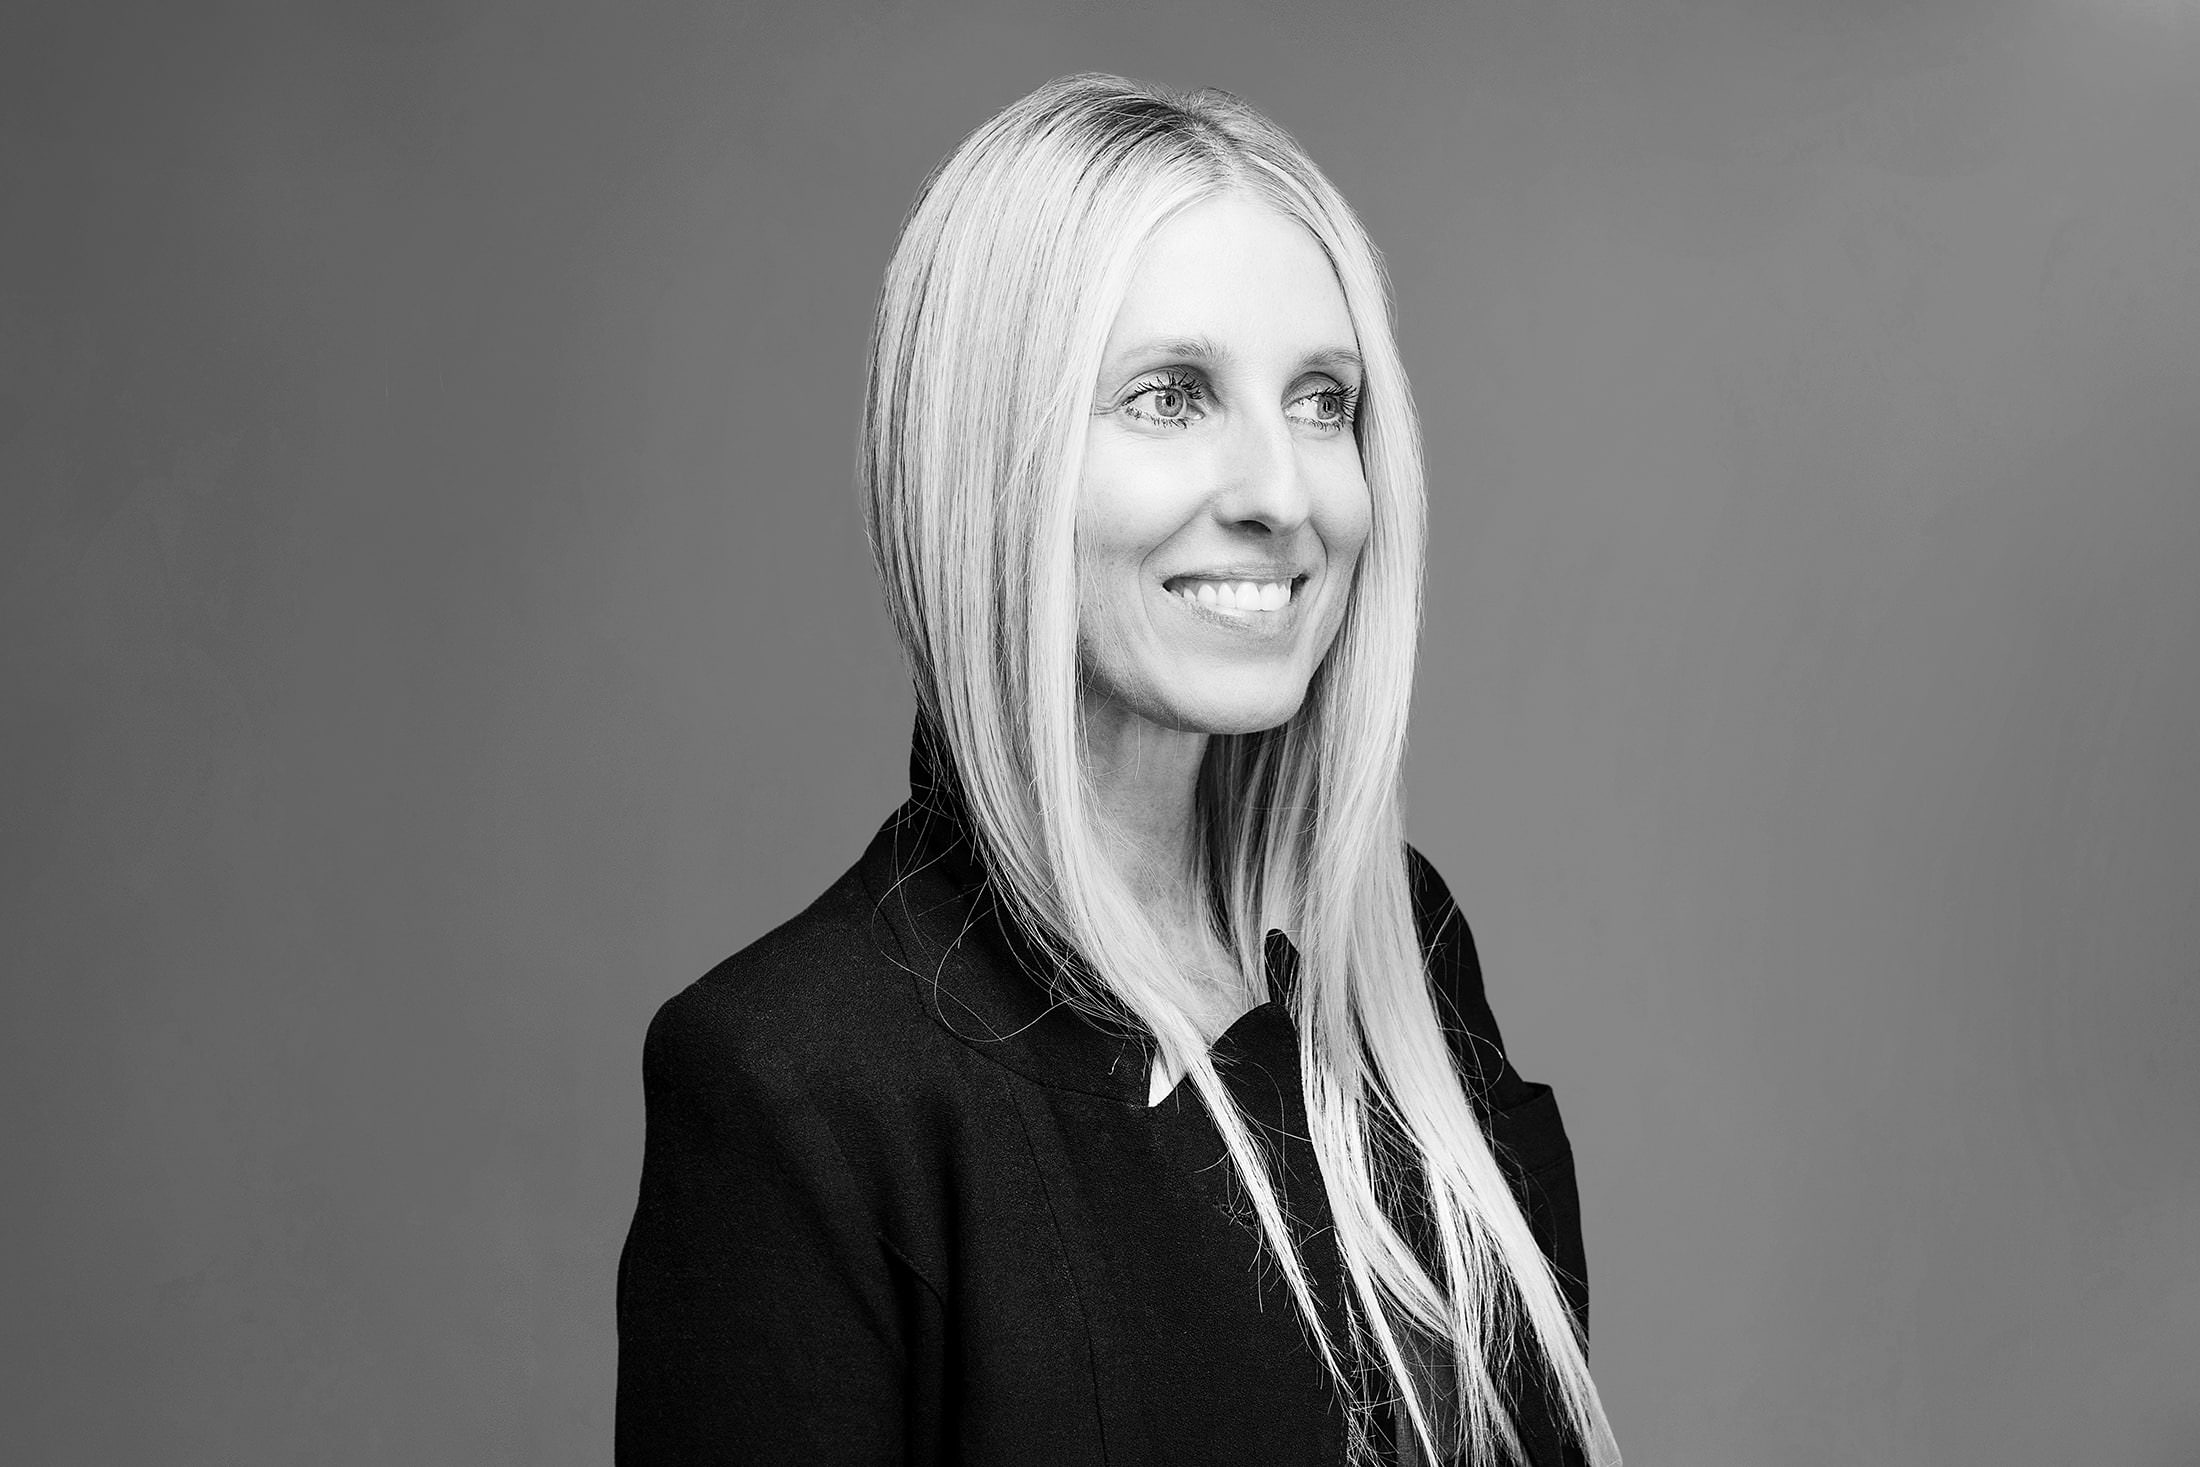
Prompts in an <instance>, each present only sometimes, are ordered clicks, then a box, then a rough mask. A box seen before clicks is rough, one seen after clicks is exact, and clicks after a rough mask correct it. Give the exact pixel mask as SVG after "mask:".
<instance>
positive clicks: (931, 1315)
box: [617, 739, 1588, 1467]
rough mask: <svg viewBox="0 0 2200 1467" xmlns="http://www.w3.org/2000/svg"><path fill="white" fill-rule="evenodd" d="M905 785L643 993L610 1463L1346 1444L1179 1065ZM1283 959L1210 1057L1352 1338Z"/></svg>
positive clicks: (1513, 1127)
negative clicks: (1059, 985)
mask: <svg viewBox="0 0 2200 1467" xmlns="http://www.w3.org/2000/svg"><path fill="white" fill-rule="evenodd" d="M911 784H912V798H911V800H910V802H909V803H908V804H906V805H904V806H903V807H902V808H901V809H900V810H898V811H897V812H896V813H895V814H894V816H893V817H892V818H891V819H890V820H888V821H887V822H886V824H885V826H884V827H882V828H881V829H880V831H879V833H878V835H877V837H876V838H875V839H874V840H873V841H872V842H871V844H870V847H869V849H867V850H866V851H865V852H864V853H863V858H862V859H861V860H860V861H858V862H857V863H856V865H855V867H854V868H853V869H852V870H850V871H849V872H848V873H847V874H846V875H845V876H843V877H841V879H840V880H839V881H837V882H835V883H834V884H833V886H832V888H831V889H830V890H828V891H827V892H826V893H825V894H824V895H823V896H821V897H819V898H818V899H817V900H816V901H815V902H813V903H812V904H811V905H810V907H809V908H808V909H807V910H806V911H804V912H803V913H802V914H801V915H799V916H797V917H796V918H794V919H793V920H792V921H790V922H788V923H787V924H785V925H784V926H782V927H780V928H779V929H778V930H776V931H774V932H772V933H770V934H769V935H768V936H766V937H764V938H762V939H760V940H759V941H757V942H756V943H755V944H753V945H752V946H750V947H748V948H745V949H743V950H742V951H741V952H740V953H737V954H736V955H734V956H733V957H731V958H729V959H727V960H726V961H725V962H724V963H721V964H720V965H719V966H718V967H717V968H715V969H713V970H712V971H711V972H710V973H709V974H708V975H706V976H705V977H703V978H702V979H701V980H699V981H697V982H696V983H695V984H693V985H692V986H690V987H689V988H688V989H687V990H686V991H685V992H683V993H681V994H679V995H678V996H677V997H675V998H673V999H672V1000H670V1001H669V1002H667V1003H666V1004H665V1005H664V1007H663V1008H662V1009H661V1010H660V1011H659V1012H658V1014H657V1017H656V1019H655V1021H654V1022H653V1023H652V1024H651V1025H650V1028H649V1037H648V1040H647V1042H646V1045H645V1047H644V1051H643V1059H642V1073H643V1088H644V1092H645V1096H646V1102H647V1110H648V1135H647V1142H646V1146H645V1150H644V1153H643V1160H642V1178H641V1195H640V1200H639V1203H638V1205H637V1207H636V1208H635V1213H634V1223H633V1227H632V1230H631V1231H630V1233H629V1234H628V1237H627V1241H626V1248H625V1251H624V1253H623V1254H622V1256H621V1258H620V1261H619V1287H618V1314H619V1382H618V1421H617V1451H618V1458H617V1460H618V1461H619V1462H620V1463H622V1464H624V1467H660V1464H672V1463H701V1462H713V1463H788V1464H794V1463H801V1464H805V1467H821V1464H842V1463H849V1464H853V1463H879V1464H885V1463H895V1464H900V1463H927V1464H929V1463H961V1464H969V1467H987V1464H1002V1467H1009V1464H1014V1467H1028V1464H1041V1463H1043V1464H1049V1467H1076V1464H1087V1463H1090V1464H1102V1463H1106V1464H1115V1467H1125V1464H1147V1463H1152V1464H1162V1463H1210V1462H1213V1463H1225V1462H1230V1463H1234V1462H1246V1463H1254V1462H1257V1463H1263V1464H1293V1463H1309V1464H1312V1463H1322V1464H1337V1463H1342V1462H1343V1461H1344V1460H1345V1439H1344V1422H1343V1418H1342V1413H1341V1411H1340V1409H1339V1407H1338V1405H1337V1403H1336V1401H1335V1399H1334V1392H1333V1391H1332V1389H1331V1388H1330V1386H1329V1383H1328V1381H1327V1379H1326V1377H1325V1375H1324V1373H1323V1371H1322V1369H1321V1366H1320V1364H1319V1361H1318V1360H1317V1358H1316V1356H1315V1355H1314V1353H1313V1350H1312V1348H1311V1346H1310V1345H1309V1343H1308V1341H1307V1339H1306V1338H1305V1336H1304V1334H1303V1332H1302V1326H1301V1323H1300V1320H1299V1317H1298V1314H1297V1311H1296V1308H1295V1306H1294V1305H1293V1303H1292V1301H1291V1297H1290V1295H1289V1293H1288V1291H1287V1290H1286V1289H1285V1287H1284V1285H1283V1283H1282V1282H1281V1280H1280V1278H1279V1277H1277V1275H1276V1267H1275V1264H1274V1261H1273V1259H1272V1258H1268V1257H1264V1256H1263V1254H1262V1251H1261V1245H1260V1242H1259V1240H1258V1237H1257V1233H1256V1228H1255V1225H1254V1223H1253V1221H1252V1219H1251V1216H1250V1211H1249V1209H1247V1208H1246V1207H1244V1206H1243V1204H1242V1199H1241V1198H1240V1197H1239V1196H1238V1195H1237V1189H1236V1187H1235V1184H1234V1181H1233V1178H1232V1177H1231V1175H1230V1171H1229V1167H1228V1165H1227V1164H1226V1162H1225V1160H1224V1153H1223V1149H1222V1142H1221V1140H1220V1137H1219V1136H1218V1135H1217V1133H1216V1132H1215V1129H1214V1127H1213V1124H1212V1122H1211V1120H1210V1119H1209V1117H1208V1115H1207V1113H1206V1110H1205V1108H1204V1107H1203V1106H1202V1105H1201V1104H1200V1103H1199V1101H1198V1099H1197V1097H1196V1095H1195V1094H1194V1093H1193V1092H1192V1090H1191V1087H1189V1086H1182V1087H1180V1088H1179V1090H1178V1093H1177V1094H1175V1095H1172V1096H1170V1097H1169V1098H1167V1099H1165V1100H1164V1101H1163V1102H1162V1103H1161V1104H1160V1105H1158V1106H1154V1107H1152V1108H1150V1109H1149V1108H1148V1107H1147V1105H1146V1087H1147V1079H1148V1060H1147V1050H1146V1047H1145V1045H1144V1044H1143V1043H1141V1041H1140V1039H1139V1038H1138V1037H1137V1033H1136V1031H1135V1029H1134V1028H1133V1027H1132V1026H1130V1025H1129V1024H1127V1023H1126V1024H1123V1025H1118V1026H1113V1027H1112V1028H1111V1027H1110V1026H1104V1025H1100V1024H1095V1023H1093V1022H1091V1021H1089V1020H1087V1019H1085V1018H1082V1017H1080V1016H1078V1015H1077V1014H1075V1013H1073V1012H1072V1011H1070V1010H1069V1009H1067V1008H1064V1007H1061V1006H1059V1005H1052V1004H1050V1003H1049V1001H1048V996H1047V991H1046V989H1045V986H1044V984H1043V983H1042V982H1041V981H1040V980H1039V979H1038V978H1037V977H1035V976H1034V972H1035V970H1034V965H1033V955H1032V954H1031V953H1030V952H1029V951H1028V950H1026V949H1025V947H1024V945H1023V943H1022V941H1021V940H1020V939H1019V937H1018V936H1017V935H1016V934H1015V933H1014V932H1013V931H1011V930H1010V929H1009V928H1008V926H1007V925H1006V924H1004V923H1003V922H1002V921H1001V920H1000V918H999V915H998V914H997V912H996V910H995V908H994V905H993V902H992V900H991V896H990V892H989V889H988V888H987V887H986V886H985V883H984V880H983V876H982V872H981V869H980V867H979V864H978V863H977V861H976V860H975V859H973V856H972V852H971V846H970V842H969V839H968V834H967V831H966V829H965V827H964V825H963V822H962V820H961V819H960V807H959V806H958V805H957V803H956V802H955V800H954V798H953V795H952V792H951V791H950V790H949V789H947V788H946V787H945V783H944V781H942V780H940V779H939V778H938V777H937V775H936V773H935V768H934V763H933V759H932V757H931V756H930V754H929V749H928V745H927V744H926V743H925V742H924V741H923V740H921V739H920V741H919V743H918V747H917V749H916V752H915V754H914V755H913V757H912V761H911ZM1409 855H1410V859H1411V863H1412V872H1413V888H1414V904H1415V911H1416V916H1417V918H1418V923H1419V928H1420V935H1421V940H1422V943H1423V946H1424V948H1425V949H1426V952H1427V955H1428V964H1429V971H1430V974H1431V978H1432V980H1433V982H1434V984H1435V987H1436V990H1437V993H1438V997H1439V1010H1440V1012H1444V1013H1445V1014H1446V1015H1447V1017H1448V1019H1449V1021H1450V1037H1451V1039H1452V1042H1453V1047H1454V1054H1455V1057H1456V1058H1457V1059H1458V1061H1459V1063H1460V1064H1461V1066H1462V1067H1463V1070H1464V1072H1465V1074H1466V1076H1467V1078H1468V1090H1469V1093H1470V1095H1473V1096H1475V1097H1476V1099H1477V1104H1478V1107H1479V1108H1480V1109H1481V1110H1482V1112H1483V1114H1484V1115H1485V1118H1486V1121H1487V1124H1488V1125H1489V1128H1490V1134H1491V1135H1492V1137H1493V1139H1494V1140H1495V1142H1496V1145H1497V1151H1498V1155H1499V1157H1500V1159H1501V1161H1502V1162H1503V1164H1504V1165H1505V1167H1506V1170H1507V1173H1508V1175H1509V1177H1510V1178H1511V1180H1512V1182H1513V1185H1514V1187H1515V1189H1516V1191H1517V1193H1518V1195H1519V1196H1520V1197H1521V1199H1522V1200H1523V1202H1524V1204H1525V1206H1526V1210H1527V1213H1528V1217H1529V1220H1530V1223H1531V1225H1532V1226H1533V1228H1534V1231H1535V1235H1536V1238H1537V1240H1538V1241H1539V1242H1540V1243H1541V1244H1542V1246H1543V1248H1544V1250H1545V1252H1546V1253H1547V1254H1548V1255H1549V1256H1550V1257H1551V1258H1552V1259H1553V1261H1554V1262H1555V1263H1556V1265H1557V1267H1558V1270H1559V1274H1560V1277H1561V1278H1562V1280H1564V1281H1565V1282H1566V1285H1567V1289H1568V1293H1569V1298H1570V1302H1571V1303H1572V1305H1573V1307H1574V1308H1575V1309H1576V1310H1577V1311H1579V1312H1580V1313H1581V1315H1582V1317H1583V1318H1584V1320H1586V1317H1587V1310H1588V1297H1587V1290H1586V1284H1585V1282H1584V1278H1585V1274H1584V1266H1583V1261H1582V1247H1581V1226H1580V1213H1579V1202H1578V1198H1577V1194H1576V1190H1575V1182H1574V1171H1573V1158H1572V1152H1571V1149H1570V1148H1569V1146H1568V1143H1567V1139H1566V1132H1565V1128H1564V1126H1563V1125H1562V1124H1561V1123H1560V1120H1559V1114H1558V1108H1557V1106H1556V1104H1555V1103H1554V1102H1553V1101H1552V1098H1551V1092H1550V1090H1549V1089H1548V1087H1545V1086H1542V1085H1534V1084H1530V1083H1528V1082H1527V1081H1525V1080H1523V1079H1522V1078H1521V1077H1520V1076H1519V1075H1518V1074H1517V1073H1515V1072H1514V1071H1513V1070H1512V1068H1511V1067H1510V1066H1509V1065H1508V1064H1506V1063H1505V1057H1504V1047H1503V1044H1502V1042H1501V1040H1500V1039H1499V1036H1498V1031H1497V1025H1496V1022H1495V1020H1494V1019H1492V1017H1491V1015H1490V1011H1489V1006H1488V1003H1487V1002H1486V1001H1485V999H1484V997H1483V992H1482V979H1481V973H1480V970H1479V967H1478V965H1477V963H1476V960H1475V953H1474V942H1473V939H1472V937H1471V936H1470V935H1469V933H1468V931H1467V925H1466V923H1465V921H1464V920H1463V919H1462V918H1461V917H1460V915H1459V912H1458V909H1457V908H1456V907H1455V906H1453V904H1452V902H1451V898H1450V895H1449V893H1448V892H1446V890H1445V888H1444V884H1443V882H1442V880H1441V879H1440V878H1439V877H1438V876H1437V875H1436V873H1435V871H1434V870H1433V869H1432V868H1431V867H1430V866H1429V865H1428V863H1427V862H1426V861H1424V860H1423V859H1422V858H1421V857H1420V855H1419V854H1418V853H1417V852H1416V853H1409ZM1269 959H1270V964H1269V974H1270V983H1271V991H1272V994H1273V995H1274V996H1272V998H1271V1001H1270V1002H1268V1003H1265V1004H1263V1005H1261V1006H1260V1007H1258V1008H1255V1009H1254V1010H1252V1011H1251V1012H1249V1013H1247V1014H1246V1015H1245V1016H1244V1017H1242V1018H1240V1019H1239V1020H1238V1021H1237V1022H1236V1023H1235V1024H1233V1025H1232V1026H1231V1027H1230V1029H1229V1030H1228V1032H1226V1033H1225V1034H1224V1035H1223V1036H1222V1037H1221V1039H1220V1040H1219V1041H1218V1042H1217V1044H1216V1047H1215V1054H1216V1058H1217V1060H1218V1061H1219V1062H1220V1063H1221V1065H1222V1069H1223V1073H1224V1076H1225V1079H1226V1083H1228V1085H1229V1086H1230V1088H1231V1091H1232V1093H1233V1094H1234V1095H1235V1096H1236V1098H1237V1099H1238V1100H1239V1102H1240V1103H1241V1104H1242V1105H1244V1106H1245V1108H1246V1110H1247V1112H1248V1113H1249V1114H1250V1115H1251V1116H1253V1117H1255V1118H1256V1133H1258V1132H1261V1131H1265V1133H1266V1136H1267V1139H1268V1140H1269V1142H1270V1143H1271V1144H1272V1145H1274V1146H1275V1147H1276V1150H1277V1152H1278V1154H1279V1156H1280V1161H1281V1174H1282V1181H1283V1188H1284V1193H1285V1201H1286V1205H1287V1206H1288V1208H1289V1209H1290V1212H1291V1214H1292V1217H1293V1221H1294V1225H1295V1228H1296V1230H1297V1232H1298V1236H1299V1238H1300V1241H1301V1244H1302V1247H1303V1249H1304V1254H1305V1256H1306V1258H1307V1260H1308V1262H1309V1265H1310V1267H1311V1269H1312V1271H1313V1275H1314V1278H1315V1280H1316V1286H1317V1291H1318V1293H1319V1294H1320V1296H1321V1299H1322V1302H1323V1305H1324V1309H1325V1313H1326V1316H1327V1318H1328V1320H1329V1321H1330V1323H1331V1324H1332V1326H1333V1327H1334V1334H1335V1337H1336V1338H1337V1339H1338V1340H1339V1341H1340V1345H1341V1342H1342V1340H1343V1338H1344V1333H1343V1330H1342V1327H1341V1321H1342V1314H1341V1312H1340V1311H1341V1305H1342V1298H1343V1289H1344V1287H1345V1286H1344V1283H1343V1279H1342V1271H1341V1268H1340V1266H1339V1264H1338V1260H1337V1253H1336V1250H1335V1247H1334V1245H1333V1242H1332V1240H1331V1239H1330V1236H1329V1232H1328V1228H1329V1213H1328V1209H1327V1205H1326V1201H1325V1197H1324V1193H1323V1190H1322V1186H1321V1181H1320V1177H1319V1174H1318V1172H1317V1170H1316V1167H1315V1163H1314V1157H1313V1151H1312V1148H1311V1146H1310V1145H1309V1144H1308V1143H1307V1141H1306V1139H1305V1138H1306V1134H1307V1125H1306V1115H1305V1110H1304V1107H1303V1103H1302V1100H1301V1093H1300V1088H1299V1065H1298V1053H1297V1041H1296V1036H1295V1033H1294V1029H1293V1025H1292V1021H1291V1019H1290V1017H1289V1014H1288V1012H1287V1011H1286V1009H1285V1007H1284V1005H1283V1004H1282V1003H1281V1002H1280V1001H1278V1000H1279V999H1280V998H1281V996H1282V994H1283V992H1285V991H1287V989H1288V985H1289V984H1290V982H1291V980H1292V971H1291V970H1292V967H1293V965H1294V962H1295V957H1294V954H1293V953H1292V951H1291V947H1290V944H1289V943H1288V941H1286V940H1285V939H1284V938H1283V936H1282V935H1281V934H1280V933H1279V934H1272V935H1271V938H1270V941H1269ZM1511 1388H1512V1391H1513V1394H1514V1395H1515V1397H1516V1400H1517V1403H1518V1410H1519V1414H1520V1416H1521V1417H1522V1424H1523V1427H1524V1429H1525V1430H1526V1432H1527V1433H1528V1437H1529V1440H1530V1443H1531V1456H1532V1458H1533V1461H1534V1462H1535V1464H1536V1467H1559V1464H1562V1463H1572V1462H1578V1461H1579V1460H1580V1459H1579V1457H1578V1455H1577V1454H1576V1453H1574V1452H1573V1451H1571V1450H1568V1451H1564V1452H1562V1451H1561V1450H1560V1449H1559V1448H1558V1447H1557V1446H1556V1445H1555V1441H1556V1434H1555V1432H1554V1430H1553V1429H1552V1427H1551V1411H1550V1406H1549V1403H1548V1401H1547V1400H1546V1399H1545V1397H1544V1394H1543V1392H1542V1390H1541V1389H1540V1387H1539V1386H1538V1384H1537V1383H1536V1381H1535V1379H1534V1372H1532V1371H1529V1372H1522V1373H1519V1374H1516V1375H1515V1376H1514V1377H1513V1378H1512V1387H1511ZM1379 1430H1380V1432H1381V1433H1382V1434H1383V1435H1385V1436H1387V1433H1388V1430H1389V1425H1388V1423H1387V1422H1385V1423H1384V1424H1383V1425H1382V1427H1381V1428H1380V1429H1379ZM1382 1447H1383V1451H1384V1454H1385V1456H1386V1457H1388V1456H1389V1455H1390V1452H1391V1450H1392V1449H1391V1446H1390V1444H1389V1442H1388V1441H1387V1440H1385V1441H1384V1442H1383V1443H1382Z"/></svg>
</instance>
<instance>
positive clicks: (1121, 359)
mask: <svg viewBox="0 0 2200 1467" xmlns="http://www.w3.org/2000/svg"><path fill="white" fill-rule="evenodd" d="M1157 358H1166V359H1168V360H1171V361H1179V362H1194V363H1198V364H1200V365H1202V366H1213V367H1221V366H1227V365H1228V364H1229V363H1230V361H1231V359H1232V353H1231V351H1230V350H1229V348H1227V347H1225V346H1223V345H1221V344H1220V343H1219V342H1217V341H1215V340H1214V339H1213V338H1211V337H1206V336H1160V337H1155V338H1154V339H1153V340H1151V341H1141V342H1139V343H1137V344H1136V345H1134V346H1128V347H1125V348H1124V349H1123V350H1121V351H1119V352H1117V353H1116V354H1115V355H1114V357H1113V358H1111V359H1110V362H1111V365H1115V366H1122V365H1127V364H1129V363H1131V362H1139V361H1153V360H1155V359H1157ZM1299 370H1300V371H1302V372H1303V371H1330V372H1344V373H1349V374H1351V375H1354V376H1358V375H1360V374H1361V373H1363V372H1364V371H1365V370H1366V365H1365V364H1364V363H1363V362H1362V361H1361V360H1360V354H1359V353H1358V352H1356V351H1354V350H1353V349H1352V348H1351V347H1349V346H1325V347H1322V348H1320V349H1319V350H1316V351H1310V352H1308V353H1307V354H1306V355H1305V357H1304V358H1302V359H1301V360H1300V362H1299Z"/></svg>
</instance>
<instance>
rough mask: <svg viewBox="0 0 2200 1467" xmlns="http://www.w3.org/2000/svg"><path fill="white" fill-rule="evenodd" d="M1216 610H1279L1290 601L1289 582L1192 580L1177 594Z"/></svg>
mask: <svg viewBox="0 0 2200 1467" xmlns="http://www.w3.org/2000/svg"><path fill="white" fill-rule="evenodd" d="M1175 594H1177V595H1179V596H1182V597H1183V598H1184V599H1185V600H1187V601H1197V602H1198V603H1199V604H1200V605H1202V606H1211V607H1213V608H1214V609H1215V610H1217V611H1235V612H1248V611H1281V610H1283V608H1284V607H1286V606H1288V605H1290V604H1291V583H1290V582H1289V581H1195V582H1192V583H1191V584H1189V585H1185V586H1183V587H1180V588H1179V589H1178V590H1177V591H1176V593H1175Z"/></svg>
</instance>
